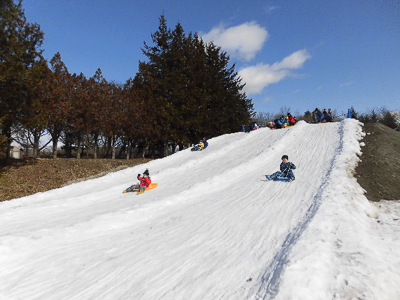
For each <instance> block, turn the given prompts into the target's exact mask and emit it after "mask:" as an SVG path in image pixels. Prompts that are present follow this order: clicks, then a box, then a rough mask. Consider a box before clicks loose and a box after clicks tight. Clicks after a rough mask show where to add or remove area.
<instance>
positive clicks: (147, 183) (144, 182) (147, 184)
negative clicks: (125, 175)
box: [137, 176, 151, 187]
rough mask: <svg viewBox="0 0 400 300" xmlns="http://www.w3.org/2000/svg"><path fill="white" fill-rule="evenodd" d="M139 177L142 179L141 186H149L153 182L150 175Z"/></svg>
mask: <svg viewBox="0 0 400 300" xmlns="http://www.w3.org/2000/svg"><path fill="white" fill-rule="evenodd" d="M137 179H138V180H139V181H140V184H139V185H140V186H145V187H148V186H149V185H150V183H151V179H150V177H147V178H146V177H142V176H138V177H137Z"/></svg>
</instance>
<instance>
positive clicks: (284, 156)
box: [281, 155, 289, 160]
mask: <svg viewBox="0 0 400 300" xmlns="http://www.w3.org/2000/svg"><path fill="white" fill-rule="evenodd" d="M284 158H286V159H287V160H289V156H287V155H283V156H282V158H281V159H284Z"/></svg>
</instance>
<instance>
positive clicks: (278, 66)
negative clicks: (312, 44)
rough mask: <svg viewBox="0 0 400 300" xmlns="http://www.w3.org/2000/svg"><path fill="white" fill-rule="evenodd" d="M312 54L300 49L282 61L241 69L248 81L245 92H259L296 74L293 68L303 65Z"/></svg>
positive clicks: (244, 79)
mask: <svg viewBox="0 0 400 300" xmlns="http://www.w3.org/2000/svg"><path fill="white" fill-rule="evenodd" d="M310 58H311V55H310V54H309V53H308V51H307V50H305V49H303V50H299V51H296V52H294V53H292V54H291V55H289V56H287V57H285V58H284V59H283V60H282V61H280V62H276V63H274V64H272V65H269V64H263V63H260V64H257V65H255V66H250V67H246V68H243V69H241V70H240V71H239V72H238V74H239V76H240V77H241V78H242V79H243V82H244V83H246V86H245V87H244V90H245V92H246V93H247V94H248V95H250V94H259V93H261V91H262V90H263V89H264V88H265V87H267V86H268V85H270V84H272V83H278V82H279V81H281V80H283V79H284V78H286V77H288V76H292V75H294V74H293V73H292V70H295V69H300V68H302V67H303V65H304V63H305V61H306V60H308V59H310Z"/></svg>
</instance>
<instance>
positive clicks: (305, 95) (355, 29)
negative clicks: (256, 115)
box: [23, 0, 400, 114]
mask: <svg viewBox="0 0 400 300" xmlns="http://www.w3.org/2000/svg"><path fill="white" fill-rule="evenodd" d="M23 7H24V9H25V14H26V17H27V19H28V21H29V22H32V23H35V22H36V23H38V24H39V25H40V26H41V29H42V31H43V32H44V33H45V37H44V44H43V47H42V48H43V49H44V50H45V52H44V56H45V58H46V59H48V60H50V59H51V58H52V56H53V55H54V54H55V53H57V52H60V54H61V58H62V60H63V61H64V62H65V64H66V66H67V68H68V70H69V71H70V73H80V72H82V73H83V74H85V75H86V76H87V77H90V76H93V75H94V72H95V71H96V70H97V68H100V69H101V70H102V72H103V75H104V77H105V78H106V79H107V80H108V81H116V82H120V83H124V82H125V81H126V80H127V79H129V78H130V77H134V76H135V74H136V72H137V70H138V62H139V61H144V60H146V57H145V56H144V55H143V54H142V51H141V49H140V48H141V47H143V43H144V42H145V41H146V42H147V43H148V44H151V33H154V32H155V31H156V30H157V28H158V25H159V20H158V18H159V16H160V15H161V14H162V13H164V15H165V17H166V19H167V23H168V26H169V27H170V28H171V29H173V28H174V27H175V25H176V24H177V23H178V22H180V23H181V25H182V26H183V28H184V30H185V31H186V33H188V32H198V33H199V34H200V35H201V36H202V37H203V39H204V40H205V41H211V40H212V41H214V43H215V44H217V45H219V46H221V47H222V49H223V50H224V51H226V52H228V54H229V55H230V57H231V63H235V64H236V70H237V71H238V72H239V74H240V76H241V77H242V78H243V82H245V83H246V87H245V90H246V93H247V95H248V97H249V98H251V99H253V103H254V108H255V111H257V112H271V113H275V112H279V111H280V110H281V109H282V108H284V107H285V108H289V109H290V110H291V111H292V113H301V114H302V113H304V112H305V111H306V110H313V109H314V108H315V107H320V108H332V109H334V110H336V112H337V113H341V112H346V111H347V108H348V107H350V106H354V107H355V109H356V110H357V111H360V112H364V111H368V110H370V109H373V108H380V107H383V106H385V107H386V108H387V109H389V110H393V111H398V110H400V2H399V1H397V0H396V1H394V0H393V1H389V0H351V1H349V0H332V1H328V0H321V1H304V0H296V1H294V0H293V1H288V0H275V1H252V0H248V1H237V0H229V1H225V0H223V1H199V0H192V1H171V0H164V1H162V0H146V1H144V0H140V1H139V0H131V1H128V0H114V1H111V0H85V1H84V0H52V1H47V0H24V1H23Z"/></svg>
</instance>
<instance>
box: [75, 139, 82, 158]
mask: <svg viewBox="0 0 400 300" xmlns="http://www.w3.org/2000/svg"><path fill="white" fill-rule="evenodd" d="M76 151H77V152H76V158H77V159H81V134H80V133H79V134H78V149H76Z"/></svg>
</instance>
